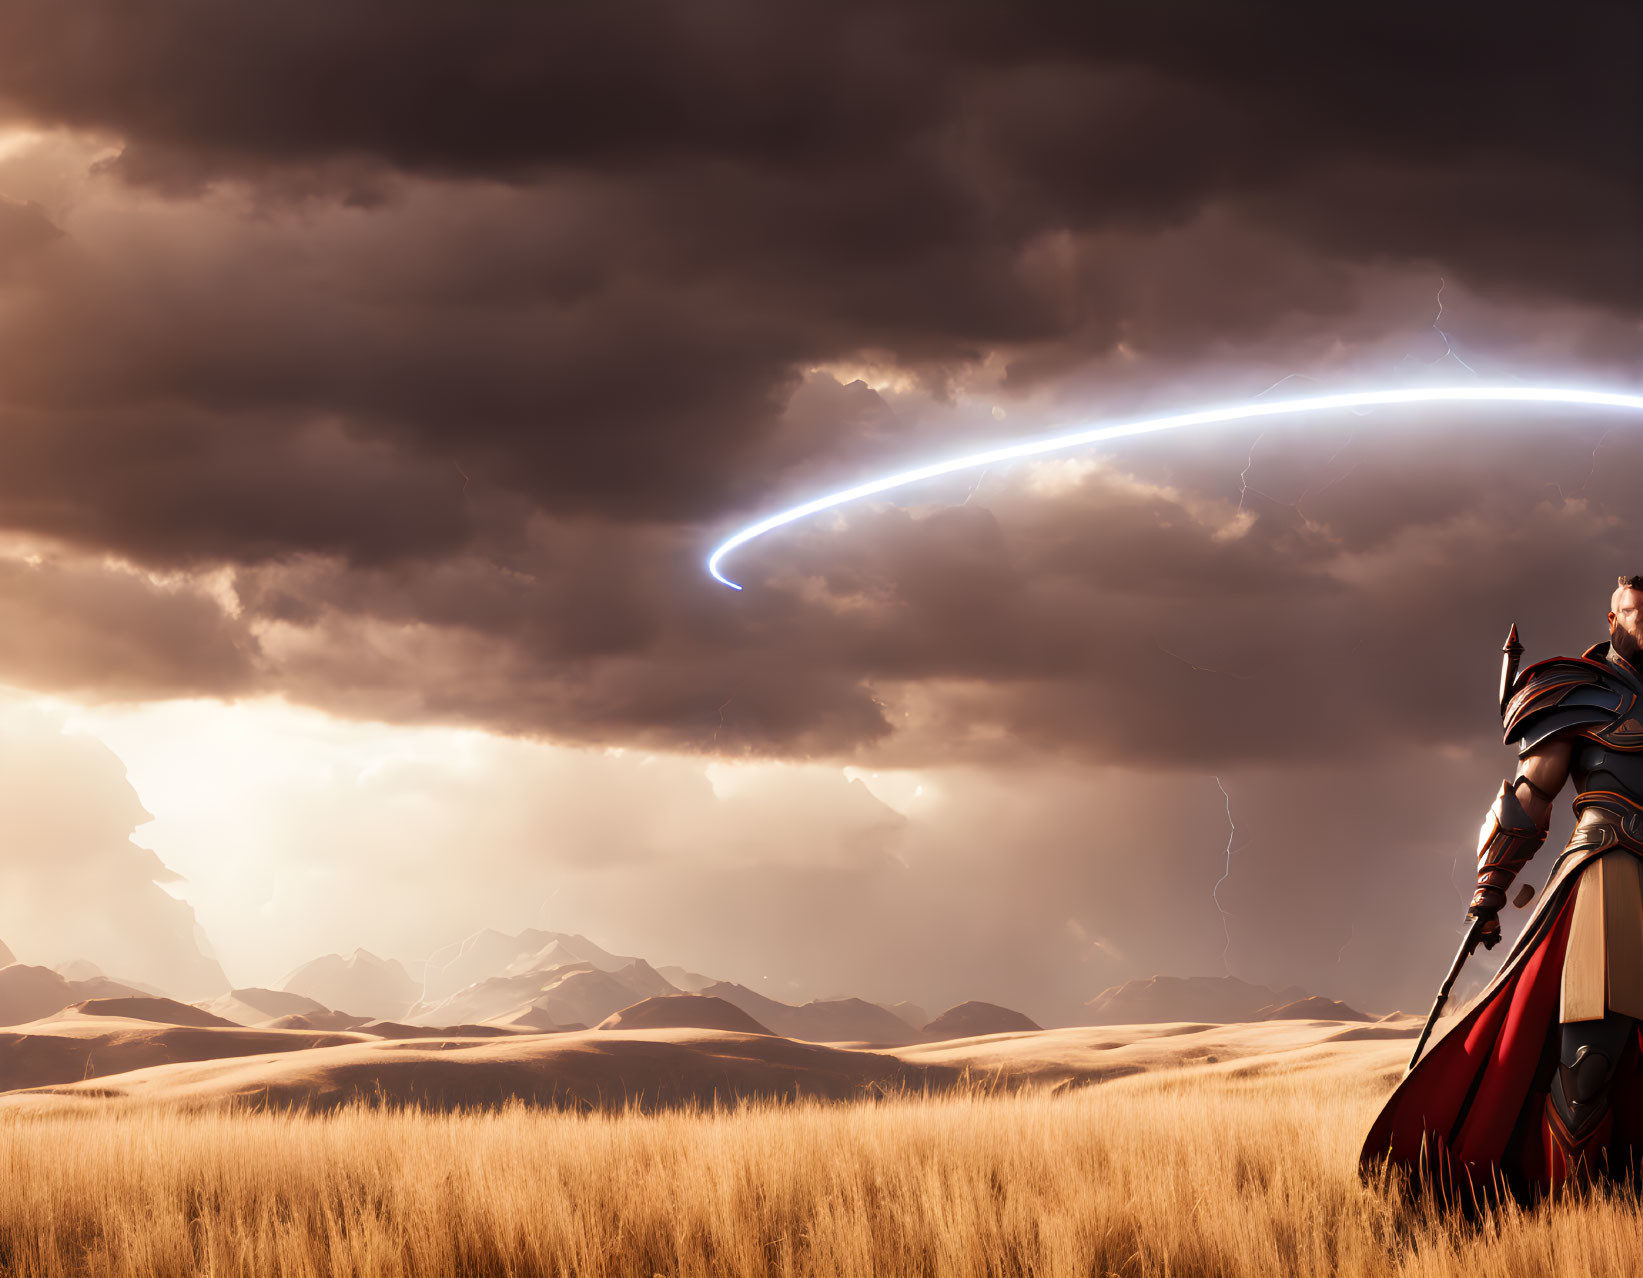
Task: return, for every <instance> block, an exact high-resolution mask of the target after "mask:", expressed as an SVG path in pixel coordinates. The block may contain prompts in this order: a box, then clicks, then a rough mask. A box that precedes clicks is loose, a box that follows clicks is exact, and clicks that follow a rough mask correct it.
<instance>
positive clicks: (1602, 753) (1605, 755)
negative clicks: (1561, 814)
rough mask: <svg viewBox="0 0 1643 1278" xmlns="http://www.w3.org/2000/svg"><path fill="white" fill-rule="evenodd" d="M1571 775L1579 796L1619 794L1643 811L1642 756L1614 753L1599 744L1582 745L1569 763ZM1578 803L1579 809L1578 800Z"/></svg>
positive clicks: (1578, 743) (1589, 742)
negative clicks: (1642, 808)
mask: <svg viewBox="0 0 1643 1278" xmlns="http://www.w3.org/2000/svg"><path fill="white" fill-rule="evenodd" d="M1569 775H1570V779H1571V780H1573V781H1574V783H1575V794H1576V795H1577V796H1579V795H1583V794H1587V793H1596V792H1602V793H1609V794H1618V795H1619V796H1620V797H1621V798H1623V799H1629V800H1630V801H1631V802H1632V803H1634V804H1636V805H1638V806H1640V807H1643V752H1638V751H1632V750H1613V749H1610V748H1609V747H1608V746H1604V745H1600V744H1599V743H1598V742H1596V741H1591V740H1583V741H1579V742H1577V743H1576V745H1575V748H1574V753H1573V755H1572V756H1571V758H1570V760H1569ZM1576 802H1577V806H1578V802H1579V800H1578V797H1577V800H1576Z"/></svg>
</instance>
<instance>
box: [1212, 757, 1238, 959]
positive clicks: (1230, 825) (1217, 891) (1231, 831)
mask: <svg viewBox="0 0 1643 1278" xmlns="http://www.w3.org/2000/svg"><path fill="white" fill-rule="evenodd" d="M1215 788H1216V789H1217V790H1219V791H1220V792H1221V797H1222V798H1223V799H1225V800H1226V805H1227V851H1226V859H1227V863H1226V868H1225V869H1224V870H1223V871H1222V872H1221V877H1220V878H1218V879H1216V880H1215V886H1214V887H1213V888H1211V889H1210V894H1209V895H1210V899H1212V900H1213V901H1214V902H1215V908H1216V909H1217V910H1219V911H1220V912H1221V931H1222V932H1223V933H1225V934H1226V944H1225V945H1224V946H1222V948H1221V966H1222V967H1224V968H1225V969H1226V971H1227V975H1229V976H1230V975H1231V974H1232V966H1231V964H1230V963H1229V962H1228V961H1227V955H1228V953H1229V952H1230V951H1231V949H1232V928H1231V927H1230V926H1229V925H1228V924H1227V917H1228V916H1227V910H1226V907H1225V906H1224V905H1222V904H1221V884H1223V883H1225V882H1226V881H1227V880H1228V879H1229V878H1231V877H1232V841H1233V839H1235V838H1237V837H1238V826H1237V825H1236V824H1235V823H1234V822H1233V819H1232V796H1231V795H1230V794H1228V793H1227V788H1226V786H1224V785H1222V784H1221V778H1220V777H1216V778H1215Z"/></svg>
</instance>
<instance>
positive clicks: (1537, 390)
mask: <svg viewBox="0 0 1643 1278" xmlns="http://www.w3.org/2000/svg"><path fill="white" fill-rule="evenodd" d="M1418 404H1554V405H1556V404H1561V405H1565V406H1568V407H1579V408H1618V409H1626V410H1630V411H1633V412H1643V395H1635V394H1627V393H1625V392H1621V391H1605V390H1583V389H1579V388H1575V387H1561V386H1429V387H1417V388H1403V389H1395V390H1367V391H1344V392H1340V393H1337V394H1332V395H1307V396H1302V397H1300V398H1297V399H1281V400H1266V401H1260V402H1255V403H1244V404H1232V405H1222V406H1220V407H1217V408H1202V409H1198V410H1196V411H1194V412H1190V413H1172V414H1170V415H1169V416H1166V417H1148V418H1142V419H1140V420H1137V421H1128V422H1117V423H1114V424H1111V425H1106V426H1090V427H1085V428H1083V429H1080V430H1073V431H1067V432H1065V433H1063V434H1058V435H1045V436H1041V437H1039V438H1037V439H1027V440H1021V441H1019V442H1017V443H1014V444H1005V445H1002V446H1001V447H998V448H990V449H986V450H984V451H982V452H977V453H967V454H965V455H964V456H962V457H949V458H947V459H945V460H943V461H938V462H931V463H930V464H928V465H925V466H915V467H913V468H911V469H909V470H902V471H897V472H896V473H895V474H892V475H884V476H882V477H880V478H878V479H869V480H867V481H865V482H864V483H860V484H856V485H855V486H854V487H851V488H844V489H840V490H839V491H838V492H835V493H828V494H827V495H826V496H823V497H817V498H815V499H813V500H811V501H807V502H802V503H801V504H799V505H797V506H793V507H790V508H789V509H787V510H783V511H779V512H777V513H776V514H774V515H769V516H767V517H766V518H764V519H761V520H759V521H758V522H757V523H753V524H749V525H748V526H747V527H746V528H743V529H741V530H740V531H739V532H736V533H734V534H732V535H731V536H730V537H728V538H727V539H726V540H724V541H723V542H721V543H720V544H719V545H718V547H717V548H716V549H715V550H714V551H713V553H712V554H711V555H709V556H708V558H707V571H708V572H709V574H711V575H712V576H713V578H714V579H715V580H717V581H720V582H722V583H723V584H725V585H727V586H729V587H730V588H731V589H732V590H740V589H742V587H741V585H740V584H739V583H737V582H735V581H732V580H731V579H730V578H729V577H727V576H725V575H724V573H722V572H721V571H720V568H721V566H722V565H723V563H724V561H725V557H726V556H727V555H729V554H730V552H731V551H733V550H736V549H738V548H739V547H741V546H745V545H747V543H748V542H750V541H752V540H753V539H754V538H756V537H762V536H764V534H765V533H768V532H773V531H774V530H776V529H777V528H781V527H783V526H784V525H787V524H791V523H794V522H796V521H798V520H800V519H804V518H807V517H808V516H810V515H817V514H820V513H821V512H822V511H824V510H833V509H835V508H837V507H839V506H844V505H847V504H848V503H850V502H854V501H860V500H861V499H862V498H864V497H874V496H877V495H878V494H880V493H887V492H890V491H891V490H892V489H896V488H903V487H906V486H907V485H908V484H916V483H919V482H920V481H922V480H926V479H935V478H938V477H939V476H942V475H951V474H953V473H954V472H956V471H961V470H970V469H973V468H975V467H978V466H995V465H998V464H1000V463H1002V462H1010V461H1019V460H1021V459H1022V458H1026V457H1042V456H1044V455H1045V454H1047V453H1056V452H1064V451H1066V450H1067V449H1071V448H1080V447H1083V446H1084V445H1087V444H1100V443H1105V442H1107V441H1109V440H1115V439H1128V438H1133V437H1135V436H1137V435H1153V434H1158V433H1160V432H1164V431H1172V430H1184V429H1186V428H1188V427H1192V426H1214V425H1220V424H1222V423H1225V422H1239V421H1248V420H1250V419H1251V418H1257V417H1293V416H1296V415H1299V414H1305V413H1324V412H1329V411H1331V410H1338V409H1359V408H1390V407H1401V406H1404V405H1418Z"/></svg>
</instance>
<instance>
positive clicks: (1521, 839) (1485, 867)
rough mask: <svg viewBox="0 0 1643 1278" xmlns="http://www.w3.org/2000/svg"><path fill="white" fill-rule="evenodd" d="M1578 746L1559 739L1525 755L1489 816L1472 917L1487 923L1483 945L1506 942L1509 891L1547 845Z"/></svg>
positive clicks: (1480, 845)
mask: <svg viewBox="0 0 1643 1278" xmlns="http://www.w3.org/2000/svg"><path fill="white" fill-rule="evenodd" d="M1572 748H1573V742H1572V741H1571V740H1570V739H1569V738H1567V737H1561V738H1559V737H1553V738H1552V739H1550V740H1548V741H1543V742H1541V743H1540V744H1539V745H1537V746H1535V747H1534V749H1532V750H1530V751H1528V752H1527V753H1525V754H1524V756H1523V757H1522V759H1520V760H1519V762H1518V769H1517V775H1516V777H1515V778H1514V779H1513V780H1511V781H1503V782H1501V786H1500V792H1499V793H1498V794H1497V795H1496V796H1495V801H1494V804H1493V805H1492V806H1491V807H1490V809H1489V814H1488V815H1487V816H1485V817H1484V818H1483V828H1482V829H1481V830H1479V831H1478V883H1477V891H1476V892H1474V893H1473V895H1472V903H1471V905H1470V907H1469V908H1468V909H1467V913H1468V914H1469V915H1471V916H1472V917H1473V918H1481V919H1483V920H1484V929H1483V943H1484V946H1485V947H1486V948H1492V947H1493V946H1494V944H1495V942H1496V941H1498V940H1499V939H1500V920H1499V918H1498V917H1497V916H1498V914H1499V913H1500V908H1501V906H1503V905H1505V904H1506V889H1507V888H1508V887H1510V886H1511V883H1512V880H1513V879H1514V878H1516V877H1517V874H1518V871H1519V870H1521V869H1522V868H1523V867H1524V866H1525V865H1527V864H1528V863H1529V858H1530V857H1532V856H1534V854H1535V853H1536V852H1537V851H1539V850H1540V845H1541V844H1542V843H1543V842H1545V840H1546V829H1547V827H1548V826H1549V825H1551V823H1552V800H1553V799H1555V798H1556V797H1557V793H1558V791H1559V790H1561V789H1562V788H1563V783H1564V782H1565V781H1567V780H1568V779H1569V756H1570V753H1571V751H1572Z"/></svg>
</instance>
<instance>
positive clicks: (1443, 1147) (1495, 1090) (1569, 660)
mask: <svg viewBox="0 0 1643 1278" xmlns="http://www.w3.org/2000/svg"><path fill="white" fill-rule="evenodd" d="M1514 649H1515V651H1514ZM1521 651H1522V648H1521V647H1520V646H1519V645H1518V644H1517V628H1516V627H1515V626H1514V627H1513V629H1512V634H1511V636H1510V637H1509V638H1508V641H1507V652H1508V654H1509V655H1508V658H1507V668H1506V669H1505V670H1504V671H1503V673H1502V679H1501V684H1502V686H1501V717H1502V721H1503V724H1504V727H1505V739H1506V741H1507V742H1508V743H1509V744H1514V745H1515V748H1516V750H1517V753H1518V765H1517V769H1516V773H1515V775H1514V776H1513V777H1512V778H1511V779H1510V780H1508V781H1503V782H1502V783H1501V786H1500V790H1499V792H1498V793H1497V794H1496V795H1495V800H1494V803H1493V805H1492V806H1491V807H1490V808H1489V812H1488V815H1487V816H1485V818H1484V821H1483V828H1482V829H1481V831H1480V832H1479V838H1478V872H1477V890H1476V891H1475V892H1474V893H1473V896H1472V901H1471V905H1470V907H1469V909H1468V911H1467V920H1468V923H1469V925H1470V926H1469V930H1468V944H1463V947H1462V951H1461V954H1460V955H1458V956H1457V958H1456V970H1458V968H1459V966H1460V964H1461V963H1462V962H1463V961H1464V959H1465V956H1466V954H1467V953H1468V952H1469V944H1471V943H1476V942H1481V943H1482V944H1483V945H1484V947H1485V948H1490V949H1492V948H1493V947H1494V946H1495V945H1496V944H1497V943H1498V942H1499V941H1500V935H1501V934H1500V920H1499V913H1500V910H1501V908H1502V907H1503V906H1504V905H1505V904H1506V900H1507V897H1506V893H1507V889H1508V888H1509V887H1510V886H1511V884H1512V881H1513V879H1515V878H1516V877H1517V874H1518V872H1519V871H1520V870H1522V869H1523V867H1524V866H1525V865H1526V864H1527V863H1528V861H1529V859H1530V858H1531V857H1533V856H1534V854H1535V852H1536V851H1537V850H1538V849H1539V847H1540V845H1541V843H1542V842H1543V841H1544V840H1545V838H1546V830H1547V827H1548V825H1549V824H1550V822H1551V812H1552V803H1553V801H1554V799H1555V798H1556V797H1557V795H1558V794H1559V792H1561V791H1562V789H1563V787H1564V785H1565V784H1566V783H1568V782H1570V781H1572V782H1573V784H1574V811H1575V815H1576V823H1575V828H1574V833H1573V834H1572V835H1571V837H1570V839H1569V842H1568V844H1567V845H1566V846H1565V847H1564V849H1563V851H1562V852H1561V853H1560V854H1559V856H1558V858H1557V860H1556V862H1555V863H1554V864H1553V866H1552V868H1551V871H1550V874H1549V876H1548V878H1547V882H1546V887H1545V890H1544V892H1543V893H1542V894H1541V900H1540V904H1539V906H1538V907H1537V908H1536V909H1535V911H1534V913H1533V914H1532V915H1531V916H1530V918H1529V920H1528V922H1527V923H1525V924H1524V927H1523V931H1522V933H1521V934H1520V935H1519V936H1518V938H1517V940H1516V941H1515V942H1514V943H1513V944H1512V946H1511V948H1510V949H1509V950H1508V952H1507V954H1506V957H1505V959H1504V960H1503V961H1502V963H1501V966H1500V970H1499V971H1498V972H1497V973H1496V974H1495V976H1494V978H1493V979H1492V980H1491V981H1490V982H1489V983H1488V985H1487V986H1485V988H1484V990H1483V992H1482V993H1481V994H1479V995H1478V996H1477V998H1476V999H1474V1000H1473V1001H1472V1003H1471V1005H1470V1006H1469V1007H1468V1008H1467V1010H1466V1011H1465V1012H1464V1013H1463V1014H1462V1015H1460V1016H1459V1017H1457V1018H1456V1019H1455V1021H1454V1023H1453V1024H1452V1025H1451V1026H1450V1027H1449V1028H1448V1030H1447V1031H1446V1032H1445V1033H1444V1034H1443V1035H1442V1036H1441V1037H1440V1038H1438V1039H1437V1040H1436V1042H1434V1044H1433V1045H1432V1047H1431V1049H1430V1050H1429V1051H1428V1052H1427V1053H1426V1055H1425V1056H1424V1057H1420V1058H1419V1059H1418V1061H1417V1062H1412V1063H1411V1068H1410V1071H1409V1073H1408V1074H1407V1075H1406V1076H1405V1078H1404V1080H1403V1082H1402V1083H1401V1084H1400V1085H1399V1086H1398V1088H1397V1090H1396V1091H1394V1092H1393V1094H1392V1096H1391V1098H1390V1099H1389V1100H1388V1101H1387V1103H1386V1106H1385V1108H1384V1109H1383V1110H1382V1111H1381V1113H1380V1116H1379V1117H1378V1118H1377V1119H1376V1120H1375V1123H1374V1126H1373V1127H1372V1128H1371V1129H1370V1132H1369V1137H1368V1139H1367V1140H1366V1141H1365V1142H1364V1147H1363V1153H1362V1164H1363V1166H1364V1168H1365V1169H1366V1171H1367V1170H1369V1169H1372V1168H1374V1167H1376V1166H1378V1165H1379V1162H1380V1160H1381V1159H1382V1158H1385V1157H1387V1156H1388V1155H1390V1158H1391V1161H1392V1162H1393V1163H1394V1164H1398V1165H1402V1166H1404V1167H1407V1168H1409V1169H1410V1170H1411V1171H1414V1172H1416V1173H1417V1174H1418V1175H1420V1176H1422V1177H1425V1178H1427V1179H1428V1180H1429V1181H1431V1182H1433V1183H1435V1185H1436V1187H1437V1188H1438V1189H1439V1191H1440V1193H1444V1194H1449V1193H1453V1192H1455V1191H1457V1190H1460V1191H1469V1192H1470V1194H1471V1196H1473V1197H1474V1198H1475V1197H1478V1196H1481V1195H1484V1194H1487V1193H1489V1192H1491V1191H1493V1190H1494V1189H1496V1188H1505V1189H1508V1190H1510V1191H1511V1192H1512V1193H1513V1194H1514V1195H1515V1196H1516V1197H1518V1198H1519V1199H1522V1200H1525V1201H1527V1200H1529V1199H1532V1198H1534V1197H1537V1196H1538V1195H1540V1194H1543V1193H1545V1192H1547V1191H1549V1190H1551V1189H1553V1188H1555V1187H1557V1186H1559V1185H1561V1184H1563V1183H1565V1182H1566V1181H1569V1180H1571V1179H1579V1178H1586V1177H1591V1176H1599V1175H1607V1176H1621V1175H1625V1174H1629V1173H1631V1172H1633V1171H1635V1170H1636V1167H1637V1163H1638V1160H1639V1158H1640V1157H1643V1039H1640V1034H1639V1029H1640V1024H1643V876H1640V874H1639V870H1640V860H1639V859H1640V858H1643V576H1633V577H1622V578H1620V581H1619V585H1618V586H1617V587H1616V589H1615V592H1614V595H1613V597H1612V598H1611V600H1610V604H1609V640H1608V642H1607V643H1599V644H1597V645H1595V646H1594V647H1592V648H1590V649H1588V650H1587V651H1586V652H1585V653H1584V654H1583V655H1581V656H1579V657H1554V658H1552V659H1551V660H1549V661H1541V662H1538V663H1536V664H1535V665H1532V666H1530V667H1529V668H1528V669H1527V670H1525V671H1524V672H1523V674H1522V675H1521V676H1518V675H1517V674H1516V660H1517V655H1516V654H1517V653H1518V652H1521ZM1528 895H1529V889H1527V888H1524V889H1520V894H1519V898H1518V900H1517V904H1519V905H1522V904H1524V903H1525V902H1526V900H1527V898H1528ZM1453 979H1454V972H1453V971H1452V972H1451V974H1450V982H1446V983H1445V987H1444V992H1443V993H1440V995H1439V1004H1440V1005H1441V1003H1442V1001H1443V998H1444V997H1445V995H1446V993H1447V990H1448V985H1449V983H1452V981H1453ZM1436 1011H1437V1009H1436V1008H1434V1016H1435V1015H1436ZM1419 1050H1420V1049H1419V1048H1417V1049H1416V1052H1417V1056H1419Z"/></svg>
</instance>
